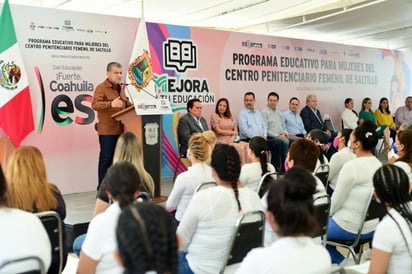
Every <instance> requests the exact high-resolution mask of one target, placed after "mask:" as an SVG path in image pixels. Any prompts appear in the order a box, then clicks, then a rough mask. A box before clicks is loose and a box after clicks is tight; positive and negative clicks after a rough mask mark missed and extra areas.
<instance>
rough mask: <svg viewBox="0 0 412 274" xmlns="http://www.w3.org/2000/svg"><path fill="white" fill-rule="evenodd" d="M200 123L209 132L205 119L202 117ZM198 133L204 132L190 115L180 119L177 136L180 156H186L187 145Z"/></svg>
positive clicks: (187, 114)
mask: <svg viewBox="0 0 412 274" xmlns="http://www.w3.org/2000/svg"><path fill="white" fill-rule="evenodd" d="M200 122H201V123H202V127H203V129H204V130H208V129H209V128H208V127H207V123H206V120H205V118H203V117H200ZM196 132H203V130H202V129H201V128H200V126H199V124H198V123H197V121H196V120H195V118H193V116H192V115H191V114H190V113H186V114H185V115H183V116H182V117H180V119H179V123H178V124H177V136H178V140H179V145H180V155H184V156H186V150H187V144H188V142H189V138H190V136H192V134H193V133H196Z"/></svg>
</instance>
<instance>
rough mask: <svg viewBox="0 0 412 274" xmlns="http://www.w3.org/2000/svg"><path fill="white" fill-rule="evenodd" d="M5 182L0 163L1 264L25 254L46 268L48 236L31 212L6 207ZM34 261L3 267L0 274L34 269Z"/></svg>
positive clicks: (49, 257) (48, 257)
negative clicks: (39, 261)
mask: <svg viewBox="0 0 412 274" xmlns="http://www.w3.org/2000/svg"><path fill="white" fill-rule="evenodd" d="M6 192H7V185H6V180H5V177H4V175H3V172H2V168H1V166H0V223H1V225H0V242H1V244H2V246H3V247H2V248H1V249H0V265H2V264H3V263H5V262H7V261H9V260H14V259H19V258H23V257H28V256H37V257H38V258H39V259H40V260H41V261H42V263H43V265H44V267H45V269H46V270H47V269H49V266H50V263H51V254H52V252H51V245H50V240H49V236H48V235H47V232H46V230H45V229H44V226H43V224H42V223H41V221H40V219H39V218H38V217H37V216H36V215H34V214H33V213H30V212H27V211H23V210H20V209H17V208H9V207H8V206H7V198H6ZM36 266H37V263H36V262H35V261H33V260H29V261H25V262H21V263H18V264H13V265H8V266H4V267H3V268H1V269H0V273H2V274H3V273H4V274H8V273H23V272H25V271H29V270H33V269H35V268H34V267H36Z"/></svg>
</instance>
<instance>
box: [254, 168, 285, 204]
mask: <svg viewBox="0 0 412 274" xmlns="http://www.w3.org/2000/svg"><path fill="white" fill-rule="evenodd" d="M271 175H276V178H275V180H276V179H277V178H278V175H279V174H278V173H277V172H276V171H268V172H266V173H265V174H263V175H262V177H261V178H260V181H259V184H258V187H257V189H256V192H257V194H258V195H259V197H260V198H262V197H263V195H265V193H261V192H262V191H263V192H264V191H265V190H267V187H266V185H265V184H264V183H265V179H266V177H267V176H271Z"/></svg>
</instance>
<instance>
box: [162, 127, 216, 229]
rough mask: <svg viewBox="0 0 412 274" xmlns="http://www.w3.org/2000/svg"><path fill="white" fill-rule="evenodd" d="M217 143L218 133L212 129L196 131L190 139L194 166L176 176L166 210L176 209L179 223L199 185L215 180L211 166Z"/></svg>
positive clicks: (189, 152)
mask: <svg viewBox="0 0 412 274" xmlns="http://www.w3.org/2000/svg"><path fill="white" fill-rule="evenodd" d="M215 143H216V135H215V133H214V132H213V131H211V130H208V131H205V132H202V133H194V134H193V135H192V137H190V139H189V144H188V145H189V146H188V149H187V156H188V159H189V161H190V162H191V164H192V166H190V167H189V168H188V170H187V171H185V172H183V173H180V174H179V175H178V176H177V177H176V181H175V183H174V185H173V189H172V191H171V192H170V195H169V197H168V199H167V202H166V210H168V211H173V210H176V213H175V219H176V221H177V223H179V222H180V220H181V219H182V217H183V214H184V213H185V211H186V208H187V206H188V204H189V202H190V200H191V199H192V197H193V194H194V193H195V190H196V188H197V186H198V185H200V184H201V183H205V182H214V181H215V179H214V178H213V177H212V170H211V168H210V166H209V162H210V157H211V155H212V150H213V147H214V145H215Z"/></svg>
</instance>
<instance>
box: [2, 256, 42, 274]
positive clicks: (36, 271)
mask: <svg viewBox="0 0 412 274" xmlns="http://www.w3.org/2000/svg"><path fill="white" fill-rule="evenodd" d="M30 261H32V262H34V264H30ZM29 264H30V265H29ZM4 268H6V271H8V272H9V273H14V274H45V273H46V271H45V267H44V263H43V261H42V260H41V259H40V258H39V257H38V256H27V257H22V258H17V259H11V260H7V261H5V262H3V263H2V264H1V265H0V272H2V269H4ZM19 269H21V271H20V270H19ZM16 270H17V272H16Z"/></svg>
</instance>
